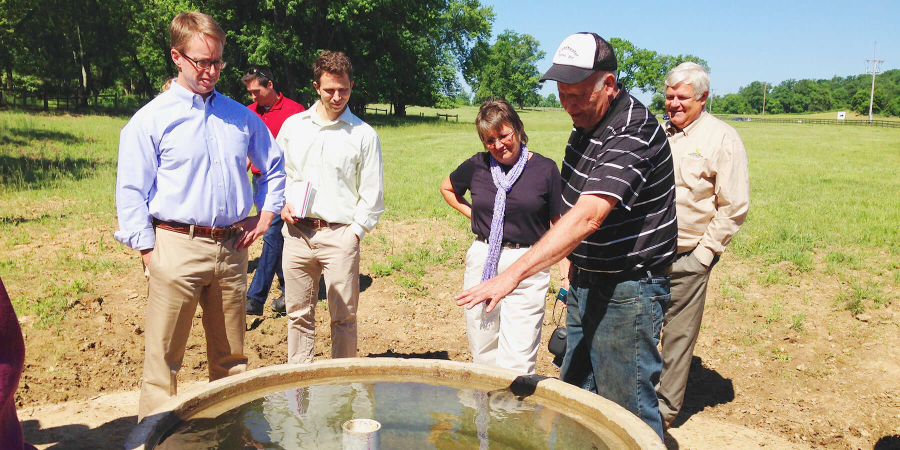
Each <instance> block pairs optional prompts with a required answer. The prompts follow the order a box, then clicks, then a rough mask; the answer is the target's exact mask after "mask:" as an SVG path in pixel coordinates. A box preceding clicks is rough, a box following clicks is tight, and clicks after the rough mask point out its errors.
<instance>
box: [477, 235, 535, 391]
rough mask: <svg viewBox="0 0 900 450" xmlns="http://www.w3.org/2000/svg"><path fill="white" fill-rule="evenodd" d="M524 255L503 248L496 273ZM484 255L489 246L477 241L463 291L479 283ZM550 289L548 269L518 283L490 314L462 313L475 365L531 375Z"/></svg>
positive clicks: (480, 307)
mask: <svg viewBox="0 0 900 450" xmlns="http://www.w3.org/2000/svg"><path fill="white" fill-rule="evenodd" d="M527 251H528V249H527V248H519V249H510V248H502V249H501V250H500V263H499V264H498V265H497V273H498V274H499V273H502V272H503V271H504V270H506V268H507V267H509V266H510V265H512V263H514V262H516V260H517V259H519V257H521V256H522V255H524V254H525V252H527ZM487 254H488V244H486V243H484V242H481V241H477V240H476V241H475V242H474V243H473V244H472V246H471V247H470V248H469V251H468V253H466V274H465V277H464V279H463V289H468V288H470V287H473V286H476V285H477V284H478V283H480V282H481V272H482V271H483V270H484V261H485V259H487ZM549 287H550V269H549V268H547V269H544V270H542V271H540V272H538V273H536V274H534V275H532V276H530V277H528V278H526V279H525V280H523V281H522V282H521V283H519V286H518V287H516V289H515V290H514V291H512V293H510V294H509V295H507V296H506V297H504V298H503V299H502V300H500V303H498V304H497V307H495V308H494V310H493V311H491V312H490V313H488V314H486V313H485V312H484V304H479V305H476V306H475V307H474V308H472V309H467V310H466V311H465V314H466V333H467V334H468V336H469V350H470V351H471V352H472V359H473V360H474V362H475V364H484V365H488V366H497V367H502V368H505V369H512V370H518V371H520V372H525V373H534V369H535V363H536V362H537V351H538V347H539V346H540V344H541V326H542V325H543V322H544V306H545V305H546V296H547V289H548V288H549Z"/></svg>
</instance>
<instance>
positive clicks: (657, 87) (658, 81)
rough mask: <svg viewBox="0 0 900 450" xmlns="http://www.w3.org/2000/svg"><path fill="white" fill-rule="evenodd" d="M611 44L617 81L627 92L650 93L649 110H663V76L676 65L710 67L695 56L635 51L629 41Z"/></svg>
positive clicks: (639, 49) (615, 41)
mask: <svg viewBox="0 0 900 450" xmlns="http://www.w3.org/2000/svg"><path fill="white" fill-rule="evenodd" d="M609 43H610V45H612V46H613V50H614V51H615V53H616V61H617V62H618V66H619V75H618V79H619V81H621V82H622V84H623V85H625V89H627V90H629V91H634V90H639V91H642V92H651V93H653V100H652V101H651V108H652V109H654V110H657V111H660V110H662V105H663V98H664V95H665V91H666V90H665V81H666V75H668V73H669V71H671V70H672V69H674V68H675V67H676V66H678V65H679V64H681V63H683V62H685V61H693V62H696V63H697V64H700V65H701V66H703V67H704V68H706V70H709V64H708V63H707V62H706V61H705V60H703V59H702V58H699V57H697V56H694V55H674V56H673V55H663V54H660V53H657V52H655V51H653V50H647V49H643V48H638V47H636V46H635V45H634V44H632V43H631V42H630V41H627V40H625V39H620V38H615V37H614V38H611V39H610V40H609Z"/></svg>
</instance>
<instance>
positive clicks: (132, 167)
mask: <svg viewBox="0 0 900 450" xmlns="http://www.w3.org/2000/svg"><path fill="white" fill-rule="evenodd" d="M158 170H159V162H158V160H157V154H156V145H155V143H154V141H153V136H152V135H151V133H150V132H149V131H148V130H147V129H146V128H145V127H144V125H143V123H142V121H141V120H140V119H132V120H131V122H129V123H128V124H127V125H126V126H125V128H123V129H122V132H121V133H120V134H119V161H118V167H117V168H116V213H117V215H118V220H119V230H118V231H116V232H115V234H114V237H115V239H116V240H117V241H119V242H121V243H122V244H125V245H127V246H129V247H131V248H133V249H135V250H147V249H152V248H154V247H155V246H156V234H155V233H154V232H153V223H152V222H151V217H150V205H149V202H150V194H151V191H152V190H155V189H156V173H157V171H158Z"/></svg>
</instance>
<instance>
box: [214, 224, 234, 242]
mask: <svg viewBox="0 0 900 450" xmlns="http://www.w3.org/2000/svg"><path fill="white" fill-rule="evenodd" d="M234 232H235V229H234V227H212V229H210V230H209V237H211V238H213V240H216V241H226V240H228V239H231V237H232V236H234Z"/></svg>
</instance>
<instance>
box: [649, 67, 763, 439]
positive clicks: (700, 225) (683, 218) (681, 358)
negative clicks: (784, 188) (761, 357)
mask: <svg viewBox="0 0 900 450" xmlns="http://www.w3.org/2000/svg"><path fill="white" fill-rule="evenodd" d="M708 97H709V75H708V74H707V73H706V70H704V69H703V67H701V66H700V65H698V64H696V63H693V62H685V63H682V64H681V65H679V66H678V67H676V68H675V69H672V71H671V72H669V75H668V76H667V77H666V101H665V109H666V114H668V116H669V121H668V122H667V123H666V125H665V129H666V134H667V135H668V137H669V145H670V146H671V148H672V160H673V162H674V166H675V202H676V211H677V216H678V257H677V258H676V260H675V263H674V264H673V265H672V273H671V292H672V300H671V302H670V303H669V307H668V310H667V311H666V316H665V321H664V324H663V337H662V357H663V371H662V375H661V376H660V380H659V384H658V385H657V386H656V393H657V397H658V398H659V410H660V414H662V419H663V423H664V424H665V426H666V427H668V426H669V425H671V424H672V422H673V421H674V420H675V416H676V415H678V411H679V410H680V409H681V406H682V404H683V403H684V390H685V386H686V385H687V379H688V372H689V371H690V367H691V358H692V357H693V355H694V344H695V343H696V342H697V336H698V335H699V334H700V322H701V320H702V318H703V306H704V303H705V302H706V283H707V281H708V280H709V272H710V271H711V270H712V268H713V266H714V265H715V264H716V262H718V260H719V255H721V254H722V252H723V251H725V246H726V245H728V242H730V241H731V238H732V237H733V236H734V234H735V233H737V231H738V229H739V228H740V227H741V224H742V223H744V219H745V218H746V217H747V211H748V210H749V208H750V183H749V177H748V175H747V153H746V151H745V150H744V144H743V142H741V137H740V136H739V135H738V133H737V131H735V129H734V128H732V127H731V126H729V125H728V124H726V123H725V122H723V121H721V120H719V119H717V118H715V117H713V116H712V115H710V114H709V113H707V112H706V111H704V107H705V106H706V100H707V98H708Z"/></svg>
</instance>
